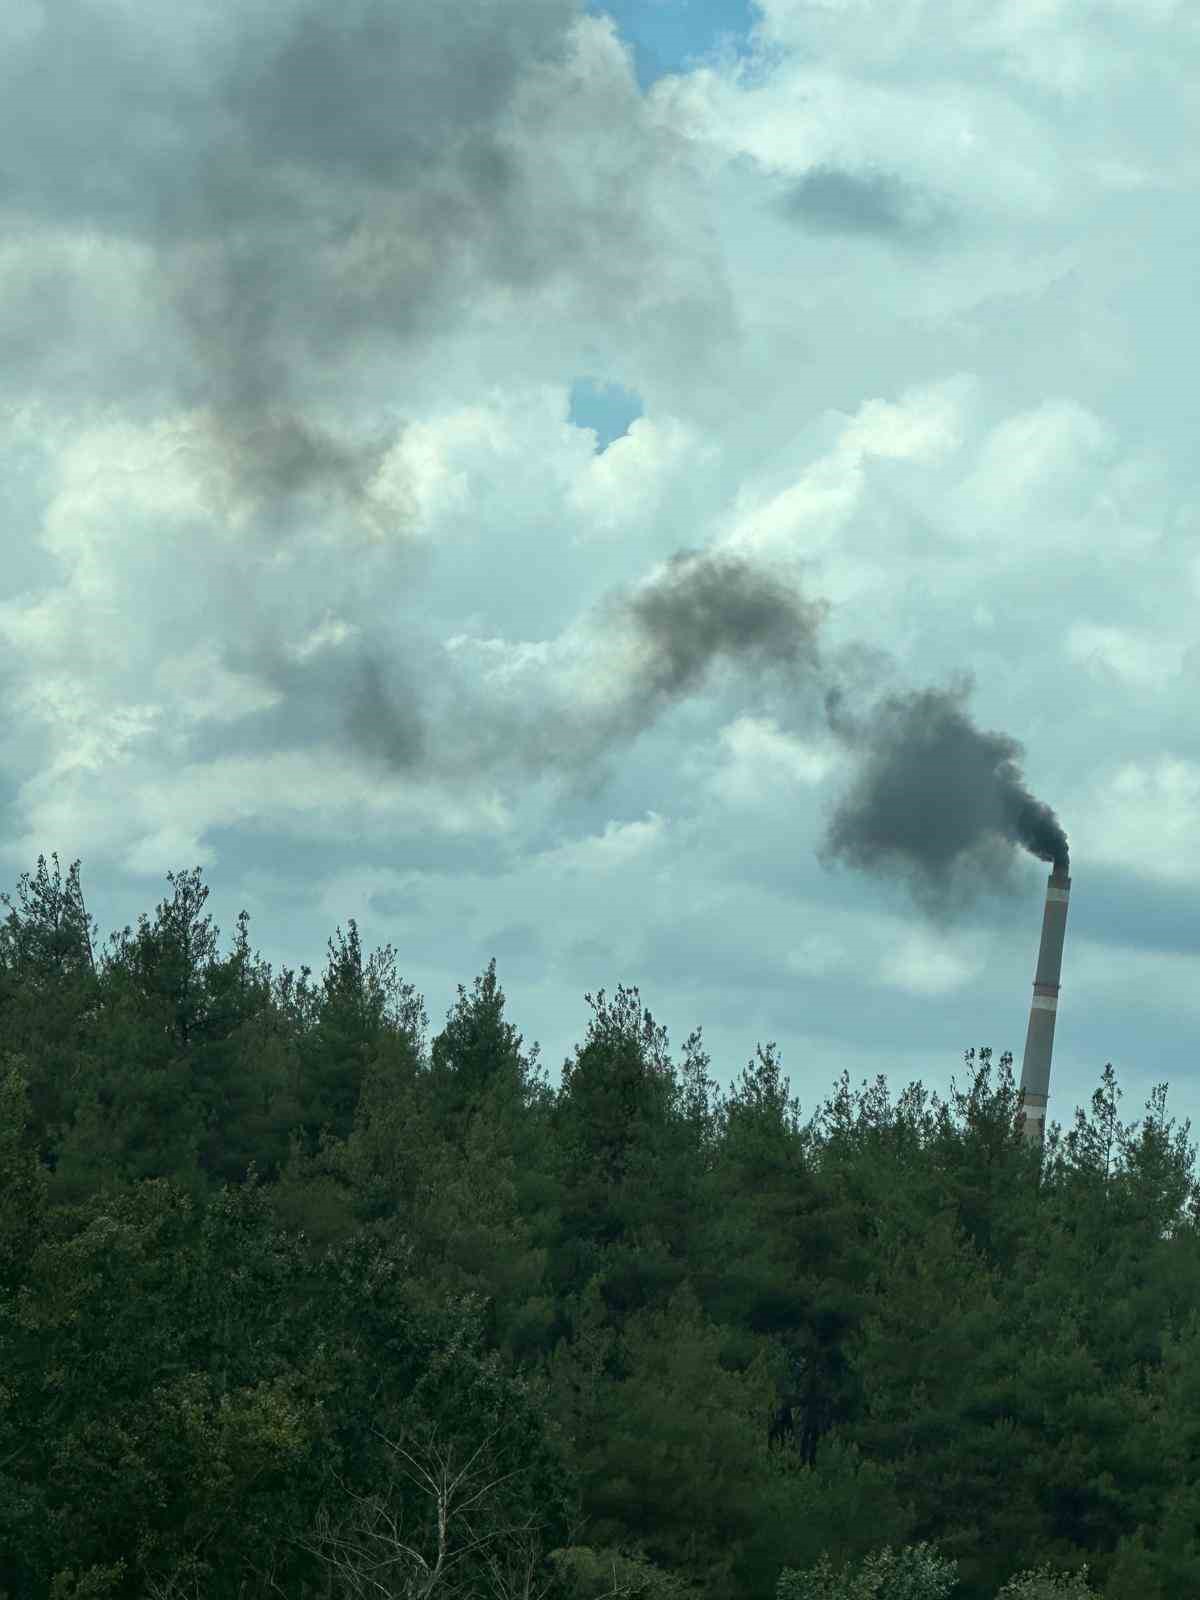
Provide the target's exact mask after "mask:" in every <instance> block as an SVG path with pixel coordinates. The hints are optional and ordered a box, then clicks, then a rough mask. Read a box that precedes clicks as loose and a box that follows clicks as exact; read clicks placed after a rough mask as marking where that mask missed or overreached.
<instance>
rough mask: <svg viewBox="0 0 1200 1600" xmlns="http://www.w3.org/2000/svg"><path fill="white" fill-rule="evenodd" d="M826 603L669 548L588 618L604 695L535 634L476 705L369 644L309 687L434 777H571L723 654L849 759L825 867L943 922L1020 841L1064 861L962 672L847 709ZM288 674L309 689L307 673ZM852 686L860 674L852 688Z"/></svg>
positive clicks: (359, 733) (1016, 747) (740, 560)
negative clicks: (343, 667)
mask: <svg viewBox="0 0 1200 1600" xmlns="http://www.w3.org/2000/svg"><path fill="white" fill-rule="evenodd" d="M828 611H829V607H828V602H826V601H824V600H822V599H819V598H818V599H809V598H807V597H806V596H804V595H803V594H802V593H801V592H800V590H799V589H798V588H797V587H796V586H795V585H794V584H792V583H790V582H788V581H787V580H785V579H784V578H782V577H780V576H779V575H777V574H776V573H774V572H771V571H769V570H766V569H765V568H764V567H762V566H760V565H758V564H757V563H755V562H754V561H753V560H751V559H749V558H747V557H746V556H744V555H742V554H740V553H735V552H731V551H726V550H721V549H719V548H717V549H711V550H695V549H691V550H679V551H677V552H676V553H675V554H674V555H673V556H671V557H670V558H669V559H668V561H667V562H666V563H665V564H664V565H663V566H662V567H661V568H660V569H659V570H658V571H657V572H655V573H654V574H652V575H651V576H650V577H649V578H648V579H646V580H645V581H643V582H642V583H641V584H640V585H638V586H636V587H634V588H632V589H621V590H616V591H613V592H611V593H610V594H608V595H607V596H606V597H605V598H604V599H603V600H602V601H601V603H600V604H599V605H598V606H597V608H596V610H595V614H594V615H593V617H592V618H591V619H589V626H588V630H587V631H588V632H589V633H590V635H591V638H592V641H593V660H594V661H595V662H597V663H599V665H600V668H601V672H602V673H603V674H604V676H605V687H606V691H607V692H604V693H600V694H594V695H592V696H590V697H588V696H581V695H580V694H579V692H578V686H577V684H575V683H573V682H572V681H571V678H570V676H569V674H564V675H563V676H561V677H559V678H558V679H557V680H555V678H554V669H553V661H552V658H551V652H550V651H549V649H548V648H547V647H545V646H542V647H535V648H534V650H533V651H532V652H531V657H530V661H529V667H530V670H529V671H528V672H526V673H525V674H520V675H517V677H516V678H515V679H513V678H510V679H509V681H508V685H507V692H506V693H505V694H504V695H503V696H502V697H500V698H498V699H497V700H496V701H492V702H486V703H484V702H478V703H476V704H475V705H474V706H471V705H470V693H471V692H470V690H469V688H468V687H467V685H466V684H465V683H460V684H458V685H456V688H455V692H454V694H453V696H452V697H451V698H449V699H447V700H446V701H445V702H444V703H443V704H442V706H441V707H440V708H439V709H438V710H437V711H434V710H433V709H432V707H431V705H430V704H429V703H427V704H426V705H425V706H424V707H422V706H421V705H419V704H417V703H415V702H414V688H415V686H416V685H418V684H419V683H420V682H422V681H424V682H426V683H428V682H429V678H430V675H429V674H428V673H426V674H425V675H424V676H423V677H422V676H421V675H411V676H410V679H409V688H408V691H407V693H406V695H405V696H400V695H398V694H395V693H392V692H390V691H389V689H388V681H389V678H391V679H392V681H393V682H394V681H395V679H394V672H391V671H390V670H389V668H388V667H387V665H386V664H385V663H384V662H383V661H381V659H380V658H379V657H378V656H377V655H376V654H375V653H374V652H369V653H367V654H365V655H364V656H363V657H362V658H361V661H360V664H359V667H358V668H357V669H352V670H351V671H350V672H349V674H348V676H345V677H342V678H341V679H338V680H330V678H329V677H328V675H327V674H328V663H327V661H326V662H323V663H321V664H320V665H319V666H318V668H317V671H316V672H314V674H313V675H312V676H311V677H310V678H309V680H308V681H309V683H310V684H311V685H312V687H313V688H314V689H315V690H318V692H319V693H321V694H330V693H332V694H334V695H335V696H337V697H338V698H340V699H341V713H340V715H339V716H338V717H337V719H336V722H337V724H339V725H340V727H341V728H342V729H343V730H344V732H345V735H346V736H347V737H348V738H349V739H350V740H351V742H353V743H354V744H355V745H356V746H357V748H358V749H359V750H360V751H361V752H362V753H364V754H368V755H371V756H375V757H381V758H382V759H383V760H384V761H385V763H387V764H388V765H392V766H398V767H400V768H403V769H405V770H409V771H412V772H414V773H416V772H428V773H429V774H430V775H435V776H439V777H449V776H454V775H458V776H461V775H464V774H465V773H466V772H468V771H473V772H474V773H475V774H476V775H477V776H478V775H479V774H481V773H483V772H487V771H489V770H491V771H493V772H497V773H498V772H501V771H503V770H504V769H505V768H512V767H514V766H515V767H518V768H519V769H520V770H521V771H522V772H523V774H525V775H527V776H534V777H540V776H544V775H549V774H558V775H563V776H567V777H569V778H573V779H576V780H578V779H580V778H581V777H587V776H589V775H591V774H593V773H594V772H595V770H596V768H597V766H598V764H599V763H600V762H602V761H603V760H604V759H605V758H608V757H612V756H615V755H619V753H620V752H621V751H622V750H623V749H625V748H627V747H628V746H629V745H630V744H631V743H632V741H633V740H635V739H636V738H637V737H638V736H639V735H640V734H641V733H643V732H645V731H646V730H647V729H648V728H649V727H650V726H651V725H652V724H653V723H654V722H655V721H656V720H657V719H658V718H659V717H660V716H661V715H663V714H664V713H665V712H666V711H667V710H668V709H669V708H670V707H671V706H672V705H676V704H678V703H680V702H681V701H683V700H684V699H686V698H687V697H688V696H689V695H692V694H697V693H700V692H701V691H703V690H704V689H705V688H706V687H707V686H708V685H709V683H710V680H711V677H712V675H713V673H714V671H715V670H716V669H717V667H718V665H719V664H720V663H722V662H724V663H727V664H729V665H731V666H733V667H734V668H735V669H737V670H738V671H739V672H740V673H742V674H748V673H753V674H754V675H755V676H756V679H758V680H761V676H762V675H763V674H773V675H775V676H776V677H777V679H778V681H779V683H780V684H781V686H783V688H784V689H785V691H786V692H787V693H788V694H789V697H790V700H791V710H792V712H793V720H795V721H799V722H801V723H803V722H810V723H811V722H812V721H814V720H816V719H818V718H819V719H820V720H823V722H824V724H825V725H826V726H827V728H828V729H829V730H830V731H831V732H832V733H833V734H834V735H835V736H836V738H837V739H838V741H839V742H840V743H841V744H842V745H843V746H844V747H845V749H846V750H847V751H848V752H849V754H850V757H851V761H852V766H853V776H852V779H851V782H850V784H849V786H848V788H847V789H846V791H845V793H844V794H842V796H841V797H840V798H839V799H838V800H837V802H836V804H835V806H834V809H833V812H832V815H831V818H830V820H829V824H828V827H827V829H826V832H825V835H824V838H823V839H822V840H821V841H820V843H819V845H818V855H819V856H820V859H821V860H822V862H823V863H824V864H826V865H832V864H834V863H835V862H838V861H841V862H844V863H846V864H847V865H849V866H851V867H854V868H857V869H858V870H860V871H864V872H868V873H877V874H881V875H884V876H891V877H895V878H898V879H900V880H902V881H904V882H905V883H906V884H907V886H908V887H909V889H910V891H911V893H912V896H913V899H914V901H915V902H916V904H917V905H918V906H919V907H920V908H921V909H922V910H923V911H924V912H925V914H926V915H928V916H930V917H931V918H934V919H939V920H940V919H944V918H946V917H948V916H951V915H953V913H954V912H955V911H957V910H959V909H961V908H963V907H965V906H966V905H967V904H969V903H970V901H971V900H972V899H973V898H974V897H975V895H976V894H977V893H979V892H981V891H986V890H1001V889H1005V888H1008V887H1011V884H1012V868H1013V862H1014V852H1015V851H1016V850H1017V849H1024V850H1027V851H1029V852H1030V853H1031V854H1032V855H1035V856H1038V857H1040V858H1041V859H1042V860H1045V861H1051V862H1053V863H1055V865H1056V866H1061V867H1063V868H1064V869H1065V867H1066V865H1067V860H1068V853H1067V838H1066V834H1065V833H1064V831H1063V829H1062V826H1061V824H1060V823H1059V821H1058V819H1057V817H1056V816H1055V814H1054V812H1053V811H1052V810H1051V808H1050V807H1049V806H1048V805H1046V804H1045V803H1044V802H1043V801H1041V800H1038V799H1036V798H1035V797H1034V796H1033V795H1032V794H1030V792H1029V790H1028V789H1027V788H1026V786H1025V782H1024V778H1023V775H1022V772H1021V764H1020V763H1021V758H1022V755H1023V748H1022V746H1021V745H1020V744H1019V743H1018V741H1017V740H1016V739H1014V738H1012V737H1011V736H1010V735H1008V734H1005V733H1000V732H995V731H988V730H984V729H981V728H979V727H977V726H976V724H975V723H974V721H973V720H972V719H971V717H970V715H969V713H968V711H967V704H966V703H967V700H968V698H969V696H970V693H971V690H972V688H973V680H972V678H971V677H970V675H969V674H964V675H962V676H961V677H959V678H958V679H956V680H955V681H953V682H952V683H951V684H950V685H949V686H947V687H945V688H936V687H933V688H925V689H921V690H910V691H903V692H899V693H896V692H892V693H888V694H884V695H881V696H880V697H879V698H878V699H877V700H876V702H875V703H874V704H873V705H872V706H870V708H869V709H868V710H866V711H865V712H856V711H854V710H852V709H851V704H850V701H851V685H850V683H849V681H848V678H847V675H846V673H845V670H844V667H843V665H842V658H838V659H834V658H833V657H832V656H830V655H829V654H828V653H826V652H824V651H823V650H822V648H821V639H820V634H821V627H822V624H823V622H824V621H825V619H826V617H827V615H828ZM856 659H858V660H859V664H860V668H861V658H856ZM606 669H607V670H606ZM303 670H304V669H303V668H302V667H301V666H296V665H293V666H292V667H291V668H289V669H288V671H289V672H290V673H291V674H293V675H295V674H303ZM547 673H549V674H550V680H549V682H548V681H547ZM438 676H440V675H438ZM275 682H276V684H277V685H279V686H282V685H283V684H284V682H285V678H284V677H276V679H275ZM291 686H292V687H293V689H298V690H299V692H300V694H301V696H302V698H303V688H302V686H301V683H300V681H299V680H297V679H296V678H295V677H293V679H292V685H291ZM862 688H863V682H862V673H861V670H860V671H859V673H858V674H857V681H856V682H855V683H854V685H853V689H854V692H855V693H858V692H861V690H862ZM514 689H515V690H516V693H515V694H514V693H513V692H512V691H513V690H514ZM523 691H524V693H523ZM547 691H548V692H547ZM456 724H457V725H458V729H459V730H460V731H459V732H457V733H456V727H455V725H456ZM468 728H470V729H474V730H476V734H475V736H474V737H472V735H471V734H470V733H468V732H467V731H466V730H467V729H468Z"/></svg>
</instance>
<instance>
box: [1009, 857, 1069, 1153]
mask: <svg viewBox="0 0 1200 1600" xmlns="http://www.w3.org/2000/svg"><path fill="white" fill-rule="evenodd" d="M1067 872H1068V863H1067V861H1066V860H1059V861H1056V862H1055V864H1054V871H1053V872H1052V873H1051V874H1050V876H1049V877H1048V878H1047V880H1046V909H1045V911H1044V913H1043V915H1042V942H1041V945H1040V947H1039V949H1038V962H1037V972H1036V974H1035V976H1034V980H1033V1004H1032V1005H1031V1006H1030V1008H1029V1032H1028V1033H1027V1034H1026V1035H1025V1060H1024V1062H1023V1063H1022V1066H1021V1106H1022V1110H1021V1119H1022V1121H1023V1124H1024V1130H1025V1137H1026V1138H1027V1139H1028V1140H1029V1141H1030V1142H1031V1143H1032V1142H1033V1141H1034V1140H1035V1139H1036V1140H1037V1142H1038V1143H1039V1144H1040V1143H1041V1142H1042V1139H1043V1138H1044V1136H1045V1131H1046V1099H1047V1096H1048V1095H1049V1093H1050V1052H1051V1051H1052V1049H1053V1048H1054V1019H1055V1016H1056V1014H1057V1012H1058V990H1059V979H1060V978H1061V976H1062V953H1063V939H1064V937H1065V935H1066V931H1067V906H1068V904H1069V902H1070V898H1071V880H1070V878H1069V877H1068V875H1067Z"/></svg>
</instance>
